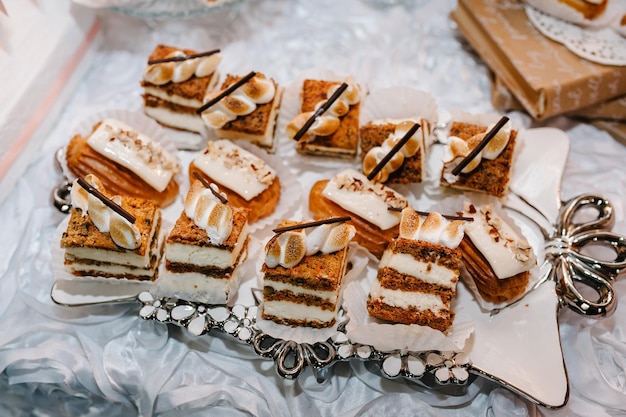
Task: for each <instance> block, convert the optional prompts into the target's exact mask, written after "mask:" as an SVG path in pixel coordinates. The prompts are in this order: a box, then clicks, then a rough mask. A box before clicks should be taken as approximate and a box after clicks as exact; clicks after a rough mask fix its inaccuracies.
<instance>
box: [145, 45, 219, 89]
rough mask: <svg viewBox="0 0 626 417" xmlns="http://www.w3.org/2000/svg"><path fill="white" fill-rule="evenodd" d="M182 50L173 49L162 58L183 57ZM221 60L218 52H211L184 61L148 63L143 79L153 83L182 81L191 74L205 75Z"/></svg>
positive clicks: (211, 72) (211, 71)
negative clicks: (211, 53)
mask: <svg viewBox="0 0 626 417" xmlns="http://www.w3.org/2000/svg"><path fill="white" fill-rule="evenodd" d="M185 56H187V55H186V54H185V53H184V52H183V51H174V52H173V53H171V54H169V55H167V56H166V57H164V58H172V57H185ZM221 60H222V56H221V55H220V54H213V55H208V56H203V57H199V58H191V59H186V60H184V61H175V62H161V63H158V64H152V65H148V67H147V68H146V70H145V72H144V74H143V79H144V80H146V81H147V82H149V83H151V84H155V85H163V84H167V83H168V82H170V81H171V82H173V83H182V82H184V81H187V80H188V79H190V78H191V77H192V76H194V75H195V76H196V77H207V76H209V75H211V74H213V73H214V72H215V70H216V69H217V66H218V65H219V63H220V61H221Z"/></svg>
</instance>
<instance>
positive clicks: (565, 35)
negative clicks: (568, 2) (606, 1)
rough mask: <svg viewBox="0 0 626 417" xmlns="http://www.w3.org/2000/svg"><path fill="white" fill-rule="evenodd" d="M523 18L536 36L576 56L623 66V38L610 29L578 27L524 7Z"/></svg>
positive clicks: (625, 43) (625, 40)
mask: <svg viewBox="0 0 626 417" xmlns="http://www.w3.org/2000/svg"><path fill="white" fill-rule="evenodd" d="M526 15H527V16H528V20H530V22H531V23H532V24H533V26H534V27H535V28H536V29H537V30H539V32H541V33H542V34H543V35H544V36H546V37H548V38H550V39H552V40H554V41H556V42H559V43H561V44H563V45H565V47H566V48H567V49H569V50H570V51H572V52H573V53H575V54H576V55H578V56H580V57H582V58H585V59H587V60H589V61H592V62H596V63H598V64H603V65H617V66H624V65H626V38H625V37H623V36H621V35H620V34H619V33H618V32H617V31H615V30H614V29H612V28H610V27H600V28H590V27H583V26H578V25H576V24H574V23H570V22H567V21H565V20H562V19H559V18H557V17H555V16H552V15H550V14H547V13H545V12H542V11H540V10H537V9H535V8H534V7H532V6H528V5H527V6H526Z"/></svg>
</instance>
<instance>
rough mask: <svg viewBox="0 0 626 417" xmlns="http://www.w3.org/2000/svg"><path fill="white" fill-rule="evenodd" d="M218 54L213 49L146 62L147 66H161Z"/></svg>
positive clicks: (217, 50) (216, 50)
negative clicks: (166, 63)
mask: <svg viewBox="0 0 626 417" xmlns="http://www.w3.org/2000/svg"><path fill="white" fill-rule="evenodd" d="M219 52H220V50H219V49H213V50H211V51H206V52H200V53H197V54H191V55H185V56H171V57H169V58H160V59H152V60H150V61H148V65H154V64H163V63H165V62H180V61H187V60H188V59H194V58H202V57H205V56H210V55H215V54H217V53H219Z"/></svg>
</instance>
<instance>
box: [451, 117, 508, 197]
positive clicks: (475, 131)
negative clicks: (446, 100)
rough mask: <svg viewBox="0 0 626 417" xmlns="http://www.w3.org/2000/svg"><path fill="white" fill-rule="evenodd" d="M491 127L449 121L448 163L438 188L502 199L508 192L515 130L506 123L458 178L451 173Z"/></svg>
mask: <svg viewBox="0 0 626 417" xmlns="http://www.w3.org/2000/svg"><path fill="white" fill-rule="evenodd" d="M490 127H491V126H489V127H487V126H480V125H475V124H470V123H465V122H453V123H452V125H451V127H450V134H449V138H450V145H449V155H448V160H447V161H444V162H445V163H444V168H443V171H442V173H441V181H440V182H441V185H443V186H449V187H452V188H457V189H461V190H470V191H477V192H482V193H487V194H490V195H493V196H496V197H503V196H504V195H505V194H506V192H507V189H508V184H509V182H510V179H511V170H512V167H513V160H514V153H515V146H516V141H517V131H516V130H511V128H510V122H509V123H507V124H506V125H505V126H504V127H503V128H502V129H500V131H499V132H498V134H497V135H496V136H495V137H494V138H493V139H492V140H491V141H490V142H489V143H488V144H487V146H486V147H485V149H484V150H483V151H482V153H481V154H479V156H477V157H476V158H475V159H474V160H472V162H471V163H470V164H468V165H467V167H466V168H464V169H463V170H462V171H461V172H460V173H459V174H458V175H453V174H452V170H453V169H454V168H455V167H456V165H458V163H459V162H460V161H461V160H462V159H463V158H464V157H465V156H467V155H469V154H470V152H471V150H472V149H474V148H475V147H476V146H478V144H479V143H480V142H481V140H482V139H483V137H484V136H485V133H486V132H487V131H488V130H490V129H489V128H490Z"/></svg>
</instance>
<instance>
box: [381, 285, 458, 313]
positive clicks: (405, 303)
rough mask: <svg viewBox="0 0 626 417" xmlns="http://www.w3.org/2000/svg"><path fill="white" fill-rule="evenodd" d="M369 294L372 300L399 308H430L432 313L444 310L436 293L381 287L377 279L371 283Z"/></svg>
mask: <svg viewBox="0 0 626 417" xmlns="http://www.w3.org/2000/svg"><path fill="white" fill-rule="evenodd" d="M370 296H371V298H372V299H374V300H379V301H382V302H383V303H385V304H387V305H390V306H394V307H399V308H405V309H406V308H410V307H415V308H417V309H419V310H422V311H426V310H430V311H432V312H434V313H439V312H441V311H442V310H446V306H445V304H444V303H443V301H442V300H441V297H440V296H438V295H435V294H426V293H423V292H418V291H400V290H390V289H387V288H383V287H382V286H381V285H380V283H379V282H378V280H376V281H375V282H374V283H373V284H372V288H371V290H370Z"/></svg>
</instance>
